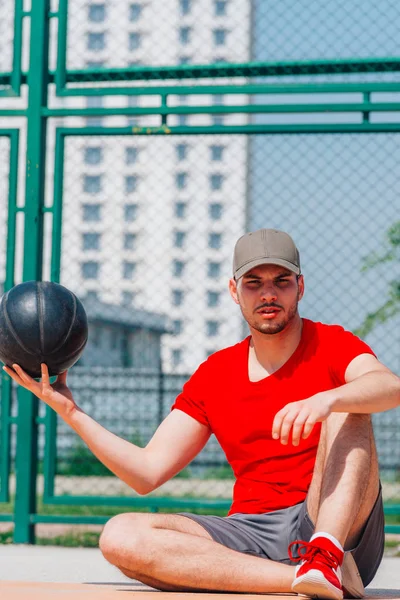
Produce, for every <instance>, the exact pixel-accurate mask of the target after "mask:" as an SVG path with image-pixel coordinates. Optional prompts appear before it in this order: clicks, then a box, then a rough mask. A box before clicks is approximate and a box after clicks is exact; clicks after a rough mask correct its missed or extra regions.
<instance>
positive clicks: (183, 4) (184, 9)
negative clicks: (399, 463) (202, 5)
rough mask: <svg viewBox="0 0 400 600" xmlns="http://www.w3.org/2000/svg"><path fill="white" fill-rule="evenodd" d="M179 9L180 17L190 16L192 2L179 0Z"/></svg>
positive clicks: (190, 0)
mask: <svg viewBox="0 0 400 600" xmlns="http://www.w3.org/2000/svg"><path fill="white" fill-rule="evenodd" d="M179 9H180V14H181V17H184V16H185V15H188V14H190V11H191V10H192V0H180V1H179Z"/></svg>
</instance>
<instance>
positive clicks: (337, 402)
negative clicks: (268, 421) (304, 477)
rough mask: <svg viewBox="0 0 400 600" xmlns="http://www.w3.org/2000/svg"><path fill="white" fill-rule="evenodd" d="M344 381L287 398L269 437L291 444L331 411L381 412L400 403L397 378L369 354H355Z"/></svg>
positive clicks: (296, 442) (399, 387) (298, 441)
mask: <svg viewBox="0 0 400 600" xmlns="http://www.w3.org/2000/svg"><path fill="white" fill-rule="evenodd" d="M345 381H346V383H345V384H344V385H342V386H340V387H338V388H334V389H333V390H326V391H324V392H319V393H318V394H315V395H314V396H311V397H310V398H306V399H305V400H298V401H296V402H289V404H286V406H284V407H283V408H282V409H281V410H280V411H279V412H278V413H277V414H276V415H275V418H274V422H273V425H272V437H273V438H274V439H276V440H278V439H280V441H281V443H282V444H288V443H289V440H290V437H292V443H293V445H294V446H298V445H299V443H300V440H301V438H308V436H309V435H310V434H311V432H312V430H313V428H314V425H315V423H319V422H321V421H325V419H327V418H328V417H329V415H330V414H331V413H332V412H344V413H364V414H370V413H375V412H382V411H385V410H389V409H391V408H396V407H397V406H400V379H399V378H398V377H397V375H395V374H394V373H392V372H391V371H390V370H389V369H388V368H387V367H385V366H384V365H382V363H380V362H379V361H378V360H377V359H376V358H375V357H374V356H372V355H371V354H361V355H360V356H357V357H356V358H354V359H353V360H352V361H351V363H350V364H349V366H348V367H347V369H346V373H345Z"/></svg>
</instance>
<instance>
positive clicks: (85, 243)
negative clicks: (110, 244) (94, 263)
mask: <svg viewBox="0 0 400 600" xmlns="http://www.w3.org/2000/svg"><path fill="white" fill-rule="evenodd" d="M100 237H101V236H100V233H83V234H82V250H100Z"/></svg>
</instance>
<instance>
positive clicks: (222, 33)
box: [213, 29, 227, 46]
mask: <svg viewBox="0 0 400 600" xmlns="http://www.w3.org/2000/svg"><path fill="white" fill-rule="evenodd" d="M213 36H214V46H224V45H225V43H226V37H227V31H226V29H214V31H213Z"/></svg>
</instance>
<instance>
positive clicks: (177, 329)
mask: <svg viewBox="0 0 400 600" xmlns="http://www.w3.org/2000/svg"><path fill="white" fill-rule="evenodd" d="M172 328H173V334H174V335H180V334H181V333H182V331H183V321H182V320H181V319H175V320H174V321H172Z"/></svg>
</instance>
